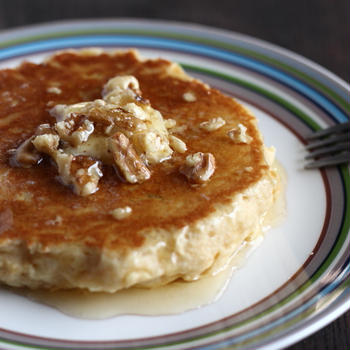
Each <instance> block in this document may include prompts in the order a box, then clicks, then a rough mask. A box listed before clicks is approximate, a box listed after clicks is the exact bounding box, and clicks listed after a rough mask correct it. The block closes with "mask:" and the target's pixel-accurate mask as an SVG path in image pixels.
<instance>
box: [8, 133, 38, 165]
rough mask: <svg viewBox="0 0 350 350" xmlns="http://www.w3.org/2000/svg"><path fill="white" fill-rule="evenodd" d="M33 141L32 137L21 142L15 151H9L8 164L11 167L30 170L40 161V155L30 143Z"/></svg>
mask: <svg viewBox="0 0 350 350" xmlns="http://www.w3.org/2000/svg"><path fill="white" fill-rule="evenodd" d="M33 139H34V136H32V137H30V138H29V139H27V140H25V141H24V142H22V143H21V144H20V145H19V146H18V148H17V149H14V150H10V152H9V153H10V154H11V158H10V163H11V165H12V166H16V167H17V166H18V167H22V168H30V167H31V166H33V165H35V164H38V163H39V162H40V161H41V160H42V155H41V154H40V152H38V151H37V150H36V149H35V147H34V145H33V143H32V141H33Z"/></svg>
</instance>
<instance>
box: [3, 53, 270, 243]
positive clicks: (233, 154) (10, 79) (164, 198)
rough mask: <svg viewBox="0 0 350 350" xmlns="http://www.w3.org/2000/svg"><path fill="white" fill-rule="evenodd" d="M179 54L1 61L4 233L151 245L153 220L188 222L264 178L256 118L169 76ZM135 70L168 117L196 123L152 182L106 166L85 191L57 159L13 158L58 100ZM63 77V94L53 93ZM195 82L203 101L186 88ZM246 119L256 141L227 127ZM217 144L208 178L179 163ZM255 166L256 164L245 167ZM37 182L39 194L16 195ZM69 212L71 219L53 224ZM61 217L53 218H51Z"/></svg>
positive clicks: (96, 93) (85, 94)
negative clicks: (183, 170) (147, 237)
mask: <svg viewBox="0 0 350 350" xmlns="http://www.w3.org/2000/svg"><path fill="white" fill-rule="evenodd" d="M169 65H170V62H168V61H166V60H162V59H157V60H146V61H143V62H140V61H139V60H138V58H137V57H136V56H135V54H134V53H133V52H126V53H118V54H114V55H110V54H101V55H97V56H91V55H90V56H81V55H77V54H74V53H69V52H66V53H61V54H58V55H56V56H54V57H53V58H52V59H50V60H49V61H47V62H45V63H42V64H33V63H23V64H22V65H21V66H20V67H19V68H17V69H6V70H2V71H0V179H1V180H0V183H1V190H0V219H1V221H2V222H0V243H1V241H4V240H7V239H8V238H10V239H16V238H19V239H21V240H22V241H23V242H26V243H27V244H28V245H30V244H31V243H34V242H39V243H41V244H42V245H43V246H50V245H55V244H57V243H68V242H80V243H83V244H86V245H88V246H96V247H102V246H103V247H110V248H113V249H119V250H121V249H126V248H129V247H135V246H138V247H139V246H141V245H142V244H143V241H144V237H143V236H142V234H140V231H141V230H143V229H148V228H152V227H161V228H165V229H167V228H171V227H182V226H184V225H188V224H190V223H192V222H194V221H197V220H200V219H202V218H204V217H206V216H207V215H208V214H210V213H211V212H213V210H214V208H215V206H217V205H218V204H225V203H226V202H230V201H231V200H232V197H233V195H234V194H235V193H238V192H242V191H243V190H245V189H246V188H248V187H249V186H251V185H253V184H254V183H256V182H257V181H258V180H259V179H260V178H261V177H262V176H263V174H264V173H265V172H266V171H267V170H268V166H267V165H266V162H265V160H264V153H263V144H262V140H261V139H260V136H259V133H258V131H257V129H256V125H255V119H254V118H253V117H252V116H251V115H249V113H248V112H247V111H246V110H245V109H244V108H242V106H240V105H239V104H238V103H237V102H235V101H234V100H233V99H232V98H231V97H228V96H224V95H223V94H221V93H220V92H219V91H217V90H215V89H210V88H207V87H206V86H205V85H204V84H202V83H200V82H198V81H196V80H192V81H184V80H181V79H179V78H175V77H171V76H165V75H164V72H165V71H166V69H167V68H169ZM126 74H127V75H134V76H135V77H136V78H137V79H138V80H139V82H140V88H141V91H142V95H143V97H144V98H146V99H149V100H150V101H151V105H152V107H153V108H155V109H158V110H159V111H160V112H161V113H162V115H163V118H164V119H168V118H172V119H175V120H176V121H177V125H179V126H181V125H184V124H185V125H189V127H188V128H187V130H185V131H184V132H181V133H178V134H175V135H178V136H179V137H180V138H181V139H182V140H183V141H185V142H186V144H187V146H188V152H187V153H186V154H184V155H177V156H176V157H173V158H172V159H171V160H170V161H166V162H163V163H161V164H159V165H157V166H154V167H152V168H151V171H152V177H151V179H150V180H149V181H146V182H144V183H142V184H136V185H130V184H126V183H122V182H121V181H120V179H119V178H117V176H116V174H115V171H114V170H113V169H111V168H110V169H109V168H106V169H104V170H103V173H104V176H103V178H102V179H101V181H100V184H99V188H100V189H99V191H98V192H96V193H95V194H93V195H91V196H88V197H79V196H77V195H75V194H74V193H72V191H71V190H70V189H69V188H66V187H64V186H63V185H62V184H60V183H59V182H58V181H57V180H55V177H56V175H57V170H56V169H55V167H54V166H53V165H52V164H51V163H50V162H49V161H48V160H45V161H43V162H42V163H41V164H40V165H39V166H36V167H33V168H29V169H23V168H12V167H10V165H9V156H8V150H9V149H11V148H16V147H17V146H18V145H19V144H20V143H21V142H23V141H24V140H25V139H26V138H28V137H29V136H31V135H32V134H33V133H34V131H35V128H36V127H37V126H38V125H39V124H42V123H47V122H48V123H52V122H53V118H52V117H51V116H50V114H49V112H48V110H49V109H50V108H51V107H52V106H53V105H55V104H72V103H77V102H81V101H89V100H94V99H96V98H100V97H101V90H102V87H103V85H104V84H105V83H106V82H107V81H108V79H110V78H112V77H114V76H116V75H126ZM52 85H55V86H57V85H59V87H60V89H61V90H62V93H61V94H55V93H49V92H48V91H47V89H48V87H50V86H52ZM189 91H191V92H193V93H194V94H195V96H196V98H197V99H196V101H194V102H186V101H185V100H184V98H183V94H184V93H186V92H189ZM219 116H220V117H223V118H225V119H226V121H227V123H226V125H225V126H224V127H222V128H220V129H219V130H216V131H214V132H210V133H209V132H205V131H203V130H201V129H199V128H198V125H199V123H201V122H203V121H206V120H208V119H211V118H214V117H219ZM238 123H242V124H244V125H245V126H246V127H247V133H248V134H249V135H250V136H252V138H253V141H252V142H251V143H250V144H235V143H233V142H232V141H231V140H230V139H229V138H228V137H227V131H228V130H230V129H232V128H233V127H235V126H236V125H237V124H238ZM193 152H210V153H212V154H213V155H214V156H215V159H216V171H215V174H214V176H213V177H212V178H211V180H210V181H209V182H208V183H207V184H205V185H203V186H191V185H190V184H189V183H188V181H187V179H186V178H185V177H184V176H183V175H181V174H179V172H178V167H179V165H180V164H181V163H182V162H183V161H184V158H185V157H186V155H187V154H189V153H193ZM246 167H252V171H250V172H244V171H242V169H245V168H246ZM22 192H30V193H31V194H32V195H33V197H32V198H31V200H30V201H25V200H24V201H23V200H15V199H16V195H18V194H19V193H22ZM124 206H130V207H132V210H133V212H132V215H131V216H130V217H128V218H126V219H124V220H121V221H117V220H115V219H114V218H113V217H112V216H111V215H110V214H109V212H110V211H111V210H113V209H115V208H118V207H124ZM57 215H59V216H60V217H61V218H62V222H61V223H60V224H59V225H54V224H51V223H52V220H54V219H55V217H56V216H57ZM50 220H51V221H50Z"/></svg>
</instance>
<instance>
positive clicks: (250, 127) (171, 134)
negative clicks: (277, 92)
mask: <svg viewBox="0 0 350 350" xmlns="http://www.w3.org/2000/svg"><path fill="white" fill-rule="evenodd" d="M118 89H119V90H118ZM101 106H102V107H101ZM96 111H97V112H96ZM108 118H109V119H108ZM111 118H112V119H111ZM106 120H107V121H108V120H112V122H110V123H109V122H107V123H106ZM126 120H128V123H126ZM65 123H66V124H65ZM69 123H71V124H69ZM108 123H109V124H108ZM69 125H71V126H69ZM102 126H103V127H102ZM65 128H66V129H65ZM69 128H70V129H69ZM67 130H68V131H67ZM140 135H141V136H140ZM50 142H51V143H50ZM273 158H274V150H273V149H271V148H269V149H268V148H266V147H265V145H264V143H263V140H262V136H261V134H260V132H259V130H258V128H257V121H256V118H255V117H254V116H253V115H252V114H251V113H250V112H249V111H248V110H247V109H245V108H244V107H243V106H242V105H241V104H239V103H238V102H237V101H235V100H234V99H232V98H231V97H229V96H225V95H224V94H222V93H221V92H220V91H218V90H215V89H212V88H210V87H208V86H207V85H206V84H204V83H202V82H200V81H198V80H196V79H193V78H191V77H189V76H188V75H187V74H186V73H185V72H184V71H183V70H182V69H181V68H180V67H179V66H178V65H177V64H175V63H172V62H169V61H167V60H164V59H142V58H140V56H139V55H138V53H137V52H136V51H133V50H129V51H113V52H104V51H102V50H99V49H90V50H87V49H85V50H78V51H73V50H70V51H64V52H59V53H57V54H55V55H53V56H51V57H49V58H48V59H47V60H45V62H43V63H41V64H34V63H30V62H24V63H22V64H21V65H20V66H19V67H17V68H15V69H4V70H1V71H0V282H2V283H4V284H7V285H10V286H15V287H22V286H25V287H29V288H33V289H36V288H46V289H53V290H56V289H71V288H80V289H87V290H89V291H92V292H94V291H105V292H115V291H117V290H120V289H124V288H129V287H131V286H138V287H156V286H159V285H162V284H166V283H169V282H171V281H174V280H177V279H183V280H185V281H193V280H197V279H198V278H201V277H202V276H205V275H209V274H215V273H217V272H218V271H220V270H222V269H223V268H225V267H226V266H227V265H228V264H229V261H230V260H231V259H232V257H233V256H234V255H235V254H236V253H237V252H238V251H239V249H240V248H241V247H242V246H243V245H244V244H246V243H247V242H249V241H252V240H255V239H256V238H257V237H260V236H261V235H262V225H263V218H264V216H265V215H266V213H267V212H268V210H269V209H270V208H271V207H272V206H273V203H274V202H275V200H276V198H277V195H278V192H279V176H278V173H277V171H276V169H275V168H274V167H273V165H272V162H273ZM67 159H68V161H67ZM67 169H68V170H67Z"/></svg>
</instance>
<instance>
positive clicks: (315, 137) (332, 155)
mask: <svg viewBox="0 0 350 350" xmlns="http://www.w3.org/2000/svg"><path fill="white" fill-rule="evenodd" d="M306 140H307V141H310V142H309V143H308V144H307V145H306V147H305V148H306V149H307V150H308V151H310V153H309V154H308V155H307V156H306V157H305V159H306V160H308V161H309V162H308V163H307V164H306V165H305V166H304V167H305V169H313V168H322V167H328V166H332V165H339V164H343V163H348V162H350V122H346V123H341V124H337V125H335V126H331V127H329V128H327V129H323V130H319V131H316V132H313V133H312V134H310V135H309V136H307V137H306ZM312 159H313V161H310V160H312Z"/></svg>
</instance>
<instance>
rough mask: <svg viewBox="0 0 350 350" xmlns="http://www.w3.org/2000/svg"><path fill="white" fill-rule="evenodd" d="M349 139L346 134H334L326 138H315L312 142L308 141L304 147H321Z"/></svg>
mask: <svg viewBox="0 0 350 350" xmlns="http://www.w3.org/2000/svg"><path fill="white" fill-rule="evenodd" d="M348 139H349V135H348V134H344V135H343V134H341V135H334V136H331V137H329V138H326V139H324V140H316V141H313V142H310V143H309V144H307V145H306V146H305V148H306V149H313V148H317V147H322V146H327V145H332V144H334V143H338V142H341V141H347V140H348Z"/></svg>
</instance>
